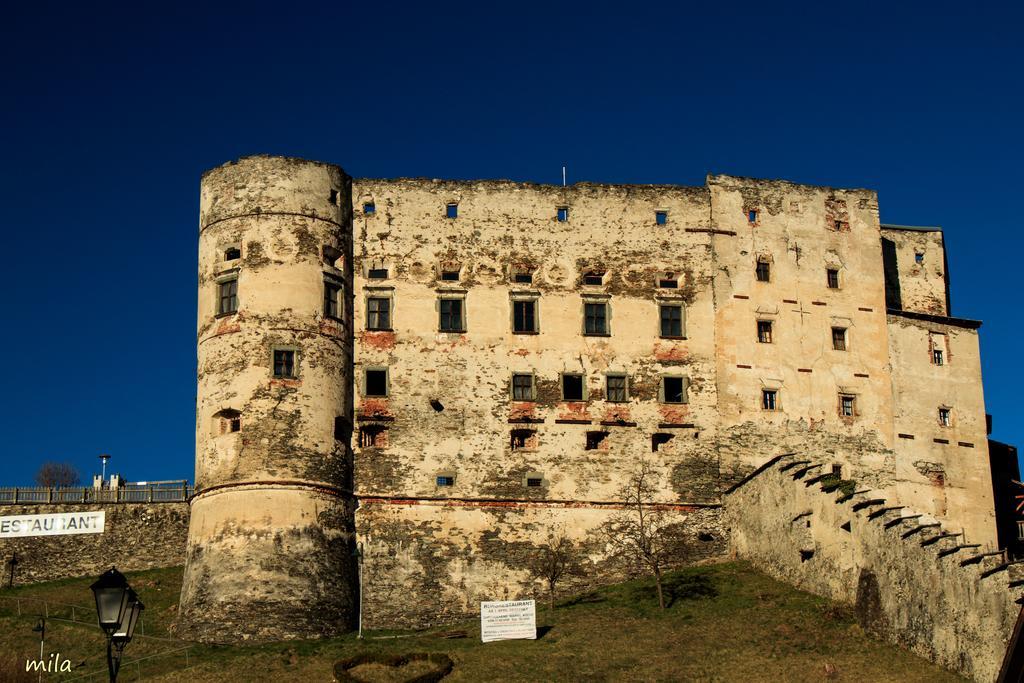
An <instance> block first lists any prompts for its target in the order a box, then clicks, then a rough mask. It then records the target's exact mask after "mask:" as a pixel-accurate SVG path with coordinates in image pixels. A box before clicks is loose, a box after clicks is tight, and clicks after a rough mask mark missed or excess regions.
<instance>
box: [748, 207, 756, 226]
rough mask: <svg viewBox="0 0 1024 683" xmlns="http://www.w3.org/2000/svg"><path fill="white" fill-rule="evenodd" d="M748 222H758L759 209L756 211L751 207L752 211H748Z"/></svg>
mask: <svg viewBox="0 0 1024 683" xmlns="http://www.w3.org/2000/svg"><path fill="white" fill-rule="evenodd" d="M747 222H748V223H756V222H757V211H755V210H753V209H751V210H750V211H747Z"/></svg>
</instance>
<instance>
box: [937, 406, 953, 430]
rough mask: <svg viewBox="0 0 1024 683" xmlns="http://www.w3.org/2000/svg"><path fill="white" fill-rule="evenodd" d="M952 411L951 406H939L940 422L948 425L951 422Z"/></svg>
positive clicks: (945, 425) (944, 425)
mask: <svg viewBox="0 0 1024 683" xmlns="http://www.w3.org/2000/svg"><path fill="white" fill-rule="evenodd" d="M951 420H952V418H951V411H950V409H949V408H939V424H940V425H942V426H943V427H948V426H949V425H950V424H951Z"/></svg>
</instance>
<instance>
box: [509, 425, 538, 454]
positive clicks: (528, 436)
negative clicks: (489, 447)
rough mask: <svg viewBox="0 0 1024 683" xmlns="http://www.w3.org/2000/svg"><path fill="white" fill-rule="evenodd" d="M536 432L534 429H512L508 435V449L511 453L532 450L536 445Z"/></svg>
mask: <svg viewBox="0 0 1024 683" xmlns="http://www.w3.org/2000/svg"><path fill="white" fill-rule="evenodd" d="M536 436H537V431H536V430H534V429H513V430H512V432H511V433H510V434H509V448H511V449H512V450H513V451H521V450H523V449H524V448H534V447H535V444H536V438H535V437H536Z"/></svg>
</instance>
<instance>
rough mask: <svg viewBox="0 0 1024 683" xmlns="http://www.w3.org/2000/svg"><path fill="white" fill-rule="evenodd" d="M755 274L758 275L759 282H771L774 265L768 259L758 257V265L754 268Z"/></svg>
mask: <svg viewBox="0 0 1024 683" xmlns="http://www.w3.org/2000/svg"><path fill="white" fill-rule="evenodd" d="M754 274H755V275H756V276H757V281H758V282H771V280H772V266H771V264H770V263H768V259H765V258H759V259H757V266H756V267H755V268H754Z"/></svg>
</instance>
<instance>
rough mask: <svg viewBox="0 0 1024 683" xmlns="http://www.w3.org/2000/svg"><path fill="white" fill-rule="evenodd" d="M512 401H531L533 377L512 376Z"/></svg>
mask: <svg viewBox="0 0 1024 683" xmlns="http://www.w3.org/2000/svg"><path fill="white" fill-rule="evenodd" d="M512 400H514V401H532V400H533V375H512Z"/></svg>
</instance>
